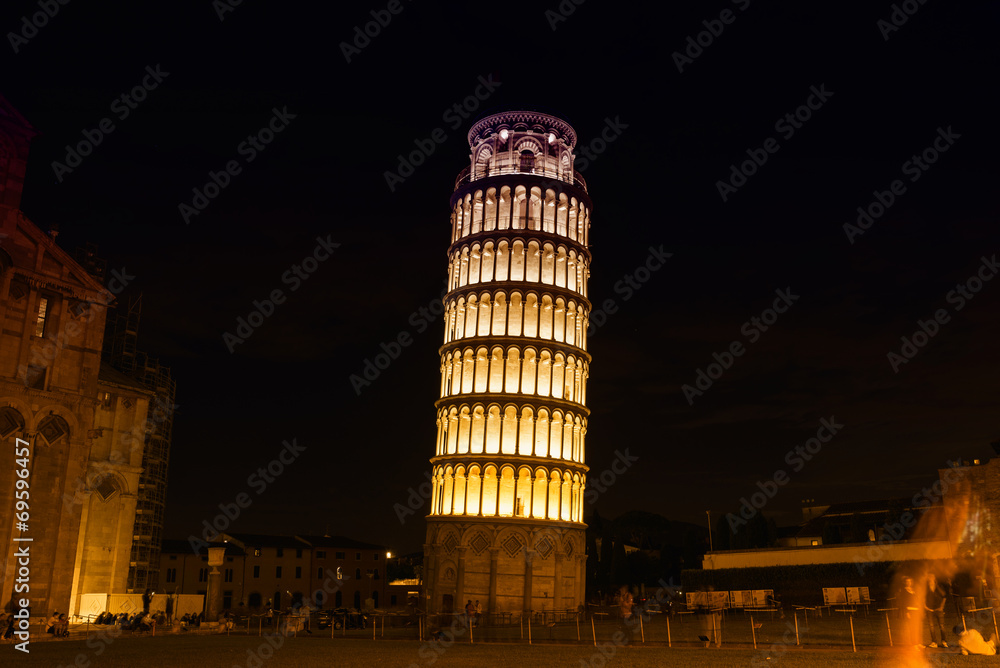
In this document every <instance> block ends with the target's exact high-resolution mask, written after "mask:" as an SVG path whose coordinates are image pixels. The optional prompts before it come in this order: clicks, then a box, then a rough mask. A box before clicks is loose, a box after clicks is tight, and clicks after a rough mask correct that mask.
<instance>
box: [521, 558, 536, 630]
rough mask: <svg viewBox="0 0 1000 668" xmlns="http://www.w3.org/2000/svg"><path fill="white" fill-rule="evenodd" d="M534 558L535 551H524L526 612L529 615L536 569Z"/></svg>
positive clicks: (524, 608) (524, 609)
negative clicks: (533, 572) (533, 575)
mask: <svg viewBox="0 0 1000 668" xmlns="http://www.w3.org/2000/svg"><path fill="white" fill-rule="evenodd" d="M534 560H535V551H534V550H525V551H524V607H523V611H524V614H525V615H526V616H527V615H529V614H530V613H531V597H532V587H533V583H532V581H531V579H532V577H531V576H532V571H533V570H534V563H533V562H534Z"/></svg>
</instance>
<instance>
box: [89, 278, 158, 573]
mask: <svg viewBox="0 0 1000 668" xmlns="http://www.w3.org/2000/svg"><path fill="white" fill-rule="evenodd" d="M141 315H142V296H141V295H140V296H139V297H137V298H134V299H130V300H129V303H128V307H127V309H126V310H125V313H118V314H116V316H115V317H114V318H111V317H109V318H108V325H107V333H106V335H105V337H104V342H105V359H107V360H108V362H109V363H110V364H111V366H112V367H114V368H115V369H117V370H118V371H120V372H122V373H124V374H126V375H128V376H130V377H132V378H134V379H135V380H136V381H138V382H139V383H140V384H141V385H142V386H143V387H145V388H146V389H148V390H151V391H153V392H155V394H156V396H155V397H154V399H153V400H152V401H151V403H150V407H149V414H148V416H147V418H146V425H145V434H144V439H143V451H142V473H141V474H140V476H139V489H138V494H137V496H138V499H137V501H136V509H135V528H134V530H133V532H132V553H131V557H130V559H129V571H128V584H127V587H128V591H129V592H142V591H145V590H146V589H154V590H155V589H158V588H159V584H160V583H159V579H160V547H161V544H162V540H163V512H164V506H165V503H166V495H167V468H168V464H169V462H170V442H171V438H172V435H173V417H174V415H173V414H174V408H175V405H174V397H175V394H176V386H175V383H174V380H173V378H172V377H171V375H170V369H169V368H167V367H165V366H163V365H161V364H160V362H159V360H157V359H153V358H151V357H149V356H148V355H147V354H146V353H144V352H142V351H139V350H137V347H136V340H137V339H138V334H139V321H140V319H141Z"/></svg>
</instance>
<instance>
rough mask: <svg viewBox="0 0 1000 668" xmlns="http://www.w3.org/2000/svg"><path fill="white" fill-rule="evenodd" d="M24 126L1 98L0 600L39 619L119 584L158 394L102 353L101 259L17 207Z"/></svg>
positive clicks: (105, 297)
mask: <svg viewBox="0 0 1000 668" xmlns="http://www.w3.org/2000/svg"><path fill="white" fill-rule="evenodd" d="M35 134H36V132H35V130H34V129H33V128H32V127H31V125H30V124H29V123H28V122H27V121H26V120H25V119H24V118H23V117H22V116H21V115H20V114H19V113H18V112H17V111H16V110H15V109H14V108H13V107H11V106H10V105H9V104H8V103H7V102H6V100H4V99H3V98H0V323H2V327H0V441H2V445H3V447H2V452H3V456H4V457H5V458H7V459H5V460H4V461H3V462H2V463H0V546H2V547H0V550H2V559H0V604H2V605H3V607H4V608H5V609H10V608H12V607H16V606H18V605H19V604H20V601H21V600H22V599H26V600H27V601H28V602H29V607H30V608H31V614H32V617H33V618H39V617H45V616H47V615H49V614H51V613H52V612H54V611H58V612H61V613H70V614H75V613H76V612H77V611H78V607H79V601H80V596H81V595H82V594H86V593H91V592H108V593H116V592H117V593H124V592H125V591H126V587H127V584H128V583H127V580H128V576H129V569H130V564H131V563H132V561H133V555H132V551H133V528H134V526H135V521H136V513H137V500H138V499H139V498H140V496H141V495H140V478H141V476H142V475H143V472H144V460H145V459H146V458H147V455H146V450H147V447H146V446H147V440H148V438H147V429H148V428H147V422H148V420H149V419H150V417H151V415H152V412H153V411H154V408H155V407H157V406H162V405H163V401H162V398H160V397H159V396H158V394H157V392H156V390H155V389H150V388H149V387H148V386H147V385H144V384H143V383H142V382H140V381H139V380H136V379H135V378H134V377H132V376H129V375H127V374H124V373H122V372H120V371H118V370H116V369H114V368H113V367H112V366H111V365H110V364H108V363H106V362H105V361H103V360H102V348H103V344H104V332H105V321H106V318H107V314H108V309H109V307H111V306H113V305H114V301H115V294H114V292H113V291H112V290H109V289H108V288H107V287H105V285H104V284H103V267H102V265H101V262H100V261H99V260H97V258H96V257H95V256H93V255H92V254H91V255H88V254H86V253H84V255H83V256H81V258H80V260H79V261H78V260H77V259H75V258H74V257H72V256H71V255H70V254H69V253H67V252H66V251H64V250H63V249H62V248H60V247H59V246H58V245H57V244H56V234H55V232H50V233H46V232H44V231H42V230H41V229H40V228H39V227H38V226H37V225H35V224H34V223H33V222H32V221H31V220H29V219H28V218H27V216H25V214H24V213H23V212H22V211H21V209H20V205H21V191H22V187H23V184H24V176H25V171H26V166H27V157H28V149H29V144H30V142H31V139H32V137H33V136H34V135H35ZM170 407H171V408H172V404H171V405H170ZM15 450H19V451H20V452H21V453H22V454H24V455H25V456H23V457H21V456H20V455H19V458H18V460H17V463H16V465H15V458H14V453H15ZM15 495H16V498H15ZM18 501H20V502H22V503H20V504H17V502H18ZM19 513H26V521H23V522H22V521H21V520H22V518H23V517H25V515H20V514H19ZM25 552H27V557H25V556H23V555H25ZM25 562H27V563H25Z"/></svg>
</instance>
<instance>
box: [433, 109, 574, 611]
mask: <svg viewBox="0 0 1000 668" xmlns="http://www.w3.org/2000/svg"><path fill="white" fill-rule="evenodd" d="M469 145H470V146H471V153H470V164H469V166H468V167H466V168H465V169H464V170H463V171H462V172H461V174H459V176H458V179H457V180H456V182H455V192H454V194H453V195H452V196H451V211H452V214H451V245H450V246H449V248H448V276H449V281H448V293H447V295H446V296H445V299H444V301H445V334H444V345H443V346H442V347H441V349H440V354H441V392H440V399H439V400H438V401H437V403H436V407H437V444H436V448H435V453H434V457H433V458H432V459H431V465H432V469H433V499H432V503H431V511H430V515H428V517H427V540H426V543H425V545H424V584H425V594H426V597H427V601H426V605H427V610H428V611H429V612H449V611H451V610H454V611H456V612H459V611H461V610H462V608H463V606H464V605H465V604H466V602H467V601H469V600H472V601H473V602H475V601H477V600H478V601H479V602H480V603H481V605H482V608H483V612H484V613H485V612H489V613H503V614H504V615H505V616H506V615H507V614H512V615H513V618H514V619H516V618H517V617H518V616H519V615H521V614H524V613H527V612H528V611H532V610H533V611H542V610H545V611H549V612H552V611H559V610H574V609H575V608H576V607H577V606H578V605H579V604H581V603H582V602H583V601H584V591H585V564H586V554H585V545H586V543H585V540H584V530H585V528H586V525H585V524H584V523H583V499H584V488H585V484H586V472H587V466H586V465H585V461H586V460H585V457H584V451H585V448H584V439H585V436H586V433H587V415H588V413H589V411H588V410H587V408H586V399H587V375H588V372H589V369H590V355H588V354H587V322H588V316H589V314H590V302H589V301H588V300H587V278H588V276H589V273H590V250H589V246H588V241H589V230H590V212H591V208H592V206H591V202H590V197H589V196H588V195H587V185H586V183H585V182H584V181H583V179H582V178H581V177H580V175H579V173H577V172H575V171H574V170H573V159H574V146H575V145H576V133H575V131H574V130H573V128H572V127H570V125H569V124H567V123H566V122H565V121H563V120H561V119H559V118H555V117H553V116H549V115H546V114H540V113H535V112H529V111H511V112H506V113H501V114H495V115H492V116H489V117H487V118H484V119H482V120H481V121H479V122H477V123H476V124H475V125H473V126H472V129H471V130H469Z"/></svg>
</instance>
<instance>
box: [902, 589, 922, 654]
mask: <svg viewBox="0 0 1000 668" xmlns="http://www.w3.org/2000/svg"><path fill="white" fill-rule="evenodd" d="M917 596H918V595H917V592H916V590H915V589H914V588H913V578H911V577H904V578H903V588H902V589H900V590H899V595H898V600H899V612H900V614H901V615H902V617H903V625H904V626H903V630H904V633H905V635H904V644H906V645H913V646H915V647H917V648H918V649H923V643H921V640H922V638H921V636H922V635H923V627H924V625H923V623H922V620H921V619H920V612H921V610H923V608H922V607H921V606H919V605H918V604H919V601H918V600H917Z"/></svg>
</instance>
